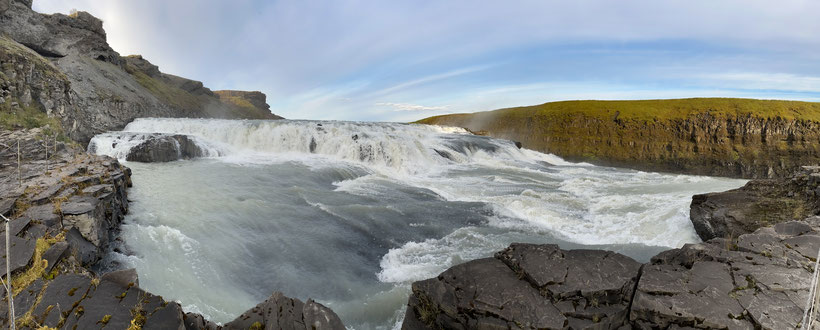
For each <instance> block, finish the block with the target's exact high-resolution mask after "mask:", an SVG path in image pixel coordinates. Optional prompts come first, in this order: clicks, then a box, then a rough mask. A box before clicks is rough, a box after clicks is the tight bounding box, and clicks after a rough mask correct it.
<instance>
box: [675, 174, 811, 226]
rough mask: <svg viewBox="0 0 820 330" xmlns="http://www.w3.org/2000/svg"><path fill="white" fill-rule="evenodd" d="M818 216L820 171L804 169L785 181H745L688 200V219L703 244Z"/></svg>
mask: <svg viewBox="0 0 820 330" xmlns="http://www.w3.org/2000/svg"><path fill="white" fill-rule="evenodd" d="M818 212H820V168H818V167H814V166H804V167H802V168H801V170H800V171H799V172H797V173H795V174H794V175H792V176H791V177H789V178H786V179H762V180H752V181H749V182H748V183H747V184H746V185H745V186H743V187H741V188H738V189H734V190H729V191H724V192H718V193H709V194H701V195H695V196H692V204H691V206H690V213H689V216H690V219H691V220H692V224H693V225H694V226H695V231H696V232H697V233H698V236H700V238H701V239H702V240H704V241H707V240H710V239H712V238H731V237H738V236H739V235H742V234H747V233H751V232H754V231H755V230H757V229H758V228H761V227H765V226H772V225H775V224H777V223H781V222H785V221H791V220H799V219H803V218H805V217H807V216H811V215H815V214H818Z"/></svg>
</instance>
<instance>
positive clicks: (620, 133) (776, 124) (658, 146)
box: [419, 99, 820, 178]
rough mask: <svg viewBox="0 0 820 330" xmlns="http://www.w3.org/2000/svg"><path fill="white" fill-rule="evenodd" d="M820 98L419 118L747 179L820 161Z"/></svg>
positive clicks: (553, 149) (562, 106)
mask: <svg viewBox="0 0 820 330" xmlns="http://www.w3.org/2000/svg"><path fill="white" fill-rule="evenodd" d="M818 119H820V103H808V102H793V101H768V100H749V99H684V100H648V101H569V102H555V103H547V104H543V105H539V106H533V107H521V108H511V109H502V110H496V111H489V112H479V113H473V114H454V115H444V116H437V117H431V118H427V119H423V120H420V121H419V123H424V124H435V125H446V126H458V127H464V128H467V129H469V130H471V131H473V132H475V133H478V134H487V135H490V136H493V137H497V138H504V139H510V140H515V141H518V142H521V144H522V145H523V147H524V148H529V149H533V150H538V151H541V152H546V153H552V154H555V155H558V156H560V157H563V158H565V159H567V160H570V161H584V162H590V163H594V164H599V165H609V166H618V167H628V168H634V169H639V170H648V171H660V172H673V173H686V174H698V175H713V176H727V177H739V178H774V177H785V176H788V175H789V174H790V173H792V172H794V171H795V170H797V169H799V167H800V166H803V165H814V164H817V163H818V162H820V130H818V129H819V128H820V121H818Z"/></svg>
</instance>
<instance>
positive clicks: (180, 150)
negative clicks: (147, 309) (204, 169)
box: [125, 135, 204, 163]
mask: <svg viewBox="0 0 820 330" xmlns="http://www.w3.org/2000/svg"><path fill="white" fill-rule="evenodd" d="M203 155H204V152H203V150H202V149H201V148H200V147H199V146H197V144H196V143H195V142H194V141H193V140H192V138H191V137H189V136H187V135H154V136H153V137H151V138H150V139H148V140H146V141H145V142H142V143H140V144H139V145H137V146H135V147H133V148H131V150H130V151H129V152H128V155H127V156H126V158H125V159H126V160H128V161H134V162H143V163H157V162H170V161H175V160H180V159H191V158H198V157H202V156H203Z"/></svg>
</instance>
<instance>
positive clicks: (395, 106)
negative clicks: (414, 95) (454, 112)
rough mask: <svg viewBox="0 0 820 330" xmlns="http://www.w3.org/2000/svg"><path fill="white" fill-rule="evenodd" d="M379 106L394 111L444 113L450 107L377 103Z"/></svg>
mask: <svg viewBox="0 0 820 330" xmlns="http://www.w3.org/2000/svg"><path fill="white" fill-rule="evenodd" d="M376 105H377V106H385V107H391V108H393V111H444V110H447V109H449V107H448V106H446V105H442V106H426V105H419V104H409V103H389V102H379V103H376Z"/></svg>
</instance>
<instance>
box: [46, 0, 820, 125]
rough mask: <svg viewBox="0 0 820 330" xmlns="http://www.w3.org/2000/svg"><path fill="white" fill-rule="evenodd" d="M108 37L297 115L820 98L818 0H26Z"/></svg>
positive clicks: (120, 46) (404, 116)
mask: <svg viewBox="0 0 820 330" xmlns="http://www.w3.org/2000/svg"><path fill="white" fill-rule="evenodd" d="M34 9H35V10H37V11H39V12H43V13H54V12H62V13H68V12H69V11H70V10H71V9H77V10H84V11H88V12H90V13H92V14H93V15H95V16H97V17H99V18H101V19H102V20H103V21H104V27H105V29H106V31H107V33H108V41H109V43H110V44H111V45H112V47H113V48H114V49H115V50H117V51H118V52H120V53H121V54H123V55H129V54H142V55H143V56H145V58H146V59H148V60H150V61H151V62H153V63H154V64H156V65H158V66H159V67H160V69H161V70H162V71H163V72H166V73H171V74H175V75H179V76H183V77H186V78H191V79H196V80H201V81H203V82H204V83H205V85H206V86H208V87H210V88H211V89H215V90H216V89H241V90H260V91H262V92H264V93H266V94H267V95H268V103H269V104H270V105H271V108H272V110H273V112H274V113H276V114H279V115H282V116H285V117H287V118H293V119H339V120H371V121H411V120H416V119H420V118H423V117H428V116H432V115H438V114H444V113H456V112H474V111H483V110H492V109H497V108H502V107H510V106H520V105H532V104H540V103H544V102H548V101H558V100H573V99H651V98H679V97H700V96H703V97H718V96H719V97H750V98H778V99H793V100H807V101H820V19H817V13H820V1H813V0H805V1H791V0H780V1H759V0H726V1H693V0H689V1H678V0H670V1H656V0H642V1H632V0H624V1H610V0H574V1H547V0H543V1H482V0H472V1H424V0H411V1H404V0H396V1H358V0H351V1H318V0H298V1H259V0H257V1H254V0H234V1H219V0H174V1H169V0H140V1H130V0H96V1H94V0H35V1H34Z"/></svg>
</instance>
